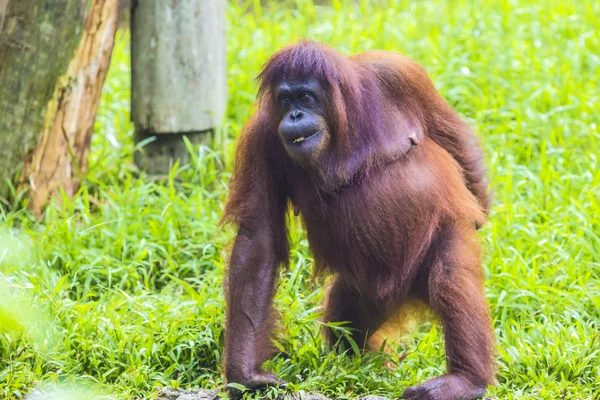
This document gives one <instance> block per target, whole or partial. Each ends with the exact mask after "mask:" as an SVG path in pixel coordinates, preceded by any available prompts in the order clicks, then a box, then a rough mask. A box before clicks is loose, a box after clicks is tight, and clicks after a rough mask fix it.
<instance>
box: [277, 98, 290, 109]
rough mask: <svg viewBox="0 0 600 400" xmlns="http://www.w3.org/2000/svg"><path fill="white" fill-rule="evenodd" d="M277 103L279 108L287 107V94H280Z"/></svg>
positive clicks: (288, 103)
mask: <svg viewBox="0 0 600 400" xmlns="http://www.w3.org/2000/svg"><path fill="white" fill-rule="evenodd" d="M279 105H280V106H281V108H287V107H288V106H289V105H290V98H289V97H288V96H281V97H280V98H279Z"/></svg>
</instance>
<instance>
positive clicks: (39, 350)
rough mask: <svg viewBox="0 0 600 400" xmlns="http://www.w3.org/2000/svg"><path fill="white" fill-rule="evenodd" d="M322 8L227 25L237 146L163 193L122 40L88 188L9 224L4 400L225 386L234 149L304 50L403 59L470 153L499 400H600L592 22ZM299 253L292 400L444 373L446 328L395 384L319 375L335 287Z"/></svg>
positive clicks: (7, 218)
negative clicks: (138, 125) (277, 76)
mask: <svg viewBox="0 0 600 400" xmlns="http://www.w3.org/2000/svg"><path fill="white" fill-rule="evenodd" d="M317 3H318V4H320V5H316V3H315V2H313V1H311V0H297V1H288V2H283V3H282V2H273V3H271V2H269V1H263V2H262V4H261V2H260V1H258V0H255V1H237V2H233V3H230V5H229V8H228V23H229V25H228V48H227V51H228V81H229V104H228V114H227V119H226V123H225V129H226V134H227V138H228V139H227V140H226V143H224V144H223V146H222V148H221V146H219V148H218V149H215V150H213V151H210V150H207V149H194V150H193V154H194V156H193V162H192V164H191V165H190V166H187V167H183V168H179V167H176V168H174V169H173V170H172V171H171V174H170V175H169V177H168V178H167V179H165V180H156V179H153V178H150V177H147V176H145V175H143V174H141V175H140V174H139V172H138V171H137V170H136V169H135V167H134V166H133V161H132V155H133V152H134V144H133V139H132V136H133V126H132V124H131V123H130V121H129V97H130V92H129V87H130V65H129V48H128V40H129V35H128V33H127V31H126V30H122V31H120V32H119V33H118V34H117V45H116V48H115V52H114V54H113V58H112V64H111V68H110V71H109V76H108V78H107V81H106V85H105V88H104V92H103V96H102V102H101V106H100V111H99V114H98V118H97V121H96V125H95V135H94V137H93V143H92V153H91V155H90V169H89V172H88V175H87V185H85V186H84V187H83V188H82V189H81V190H80V192H79V193H78V194H77V195H76V196H75V198H74V199H73V200H70V199H68V198H67V197H65V198H63V199H62V201H61V202H60V203H59V202H55V203H54V204H53V205H51V206H50V207H49V208H48V209H47V211H46V214H45V217H44V220H43V221H42V222H36V221H35V220H34V219H33V218H32V217H31V216H30V215H29V214H28V213H27V212H26V211H24V210H20V209H18V208H16V209H13V211H10V212H9V211H7V210H8V208H7V207H6V206H4V205H0V293H2V294H0V397H2V398H22V397H25V396H26V394H27V393H29V392H31V391H32V390H33V389H35V388H37V387H39V386H40V385H42V386H45V385H52V384H69V385H75V386H78V385H80V386H88V385H95V386H96V387H99V388H100V390H101V391H104V392H107V393H112V394H113V395H114V396H115V397H116V398H123V399H132V398H145V397H147V396H152V395H153V393H154V392H153V390H154V387H156V386H162V385H171V386H175V387H204V388H217V387H219V386H220V385H222V384H223V381H222V378H221V376H220V361H221V351H222V334H223V310H224V302H223V296H222V288H221V285H222V279H223V273H224V267H225V260H226V253H227V245H228V243H229V242H230V240H231V238H232V234H233V232H232V231H231V230H227V231H222V230H220V229H219V228H218V226H217V222H218V220H219V217H220V214H221V211H222V207H223V201H224V198H225V195H226V193H227V183H228V181H229V178H230V170H231V161H232V152H233V148H234V140H235V137H236V136H237V135H238V134H239V132H240V130H241V128H242V126H243V124H244V122H245V121H246V120H247V118H248V117H249V115H250V114H251V112H252V104H253V102H254V100H255V98H256V84H255V80H254V78H255V76H256V74H257V73H258V71H259V70H260V67H261V65H262V63H263V62H265V61H266V60H267V59H268V57H269V56H270V55H271V54H272V53H273V52H275V51H276V50H277V49H279V48H280V47H282V46H283V45H285V44H289V43H291V42H293V41H294V40H296V39H298V38H303V37H308V38H313V39H316V40H320V41H323V42H325V43H328V44H330V45H331V46H333V47H335V48H336V49H337V50H339V51H340V52H342V53H345V54H353V53H356V52H360V51H365V50H371V49H384V50H393V51H398V52H401V53H403V54H405V55H408V56H410V57H412V58H413V59H415V60H416V61H418V62H419V63H421V64H422V65H423V66H424V67H425V68H426V69H427V71H428V72H429V74H430V76H431V77H432V79H433V81H434V83H435V85H436V87H437V88H438V89H439V91H440V92H441V93H442V95H443V96H444V97H445V98H446V99H447V100H448V101H449V102H450V104H451V105H452V106H453V107H455V108H456V110H458V111H459V112H460V113H461V115H462V116H463V117H464V118H465V119H466V120H467V121H469V122H470V123H471V125H472V126H473V127H474V128H475V130H476V132H477V134H478V135H479V136H480V138H481V141H482V144H483V146H484V149H485V153H486V157H487V163H488V166H489V169H490V176H491V180H492V186H493V188H494V191H495V201H494V206H493V209H492V214H491V218H490V223H489V224H488V225H487V226H486V227H485V228H484V229H482V230H481V233H480V236H481V238H482V241H483V242H484V246H485V254H486V256H485V272H486V277H487V280H486V285H487V296H488V299H489V302H490V305H491V308H492V313H493V318H494V326H495V329H496V335H497V342H498V346H499V354H498V371H499V374H498V385H497V387H495V388H493V389H491V390H490V394H489V396H490V397H492V398H502V399H557V398H561V399H598V398H600V384H599V381H600V333H599V331H600V168H599V160H598V158H599V157H600V114H599V109H600V87H599V86H600V84H599V82H600V2H597V1H548V2H536V1H492V0H484V1H480V2H472V1H451V0H446V1H429V0H422V1H343V0H336V1H331V2H317ZM290 233H291V249H292V262H291V266H290V269H289V270H288V271H282V273H281V275H282V281H281V285H280V289H279V292H278V295H277V300H276V301H277V304H278V308H279V310H280V312H281V314H282V330H281V335H280V336H281V338H280V340H279V341H278V343H279V346H280V349H281V354H279V355H278V356H277V357H275V358H274V359H273V360H272V361H270V362H268V364H267V367H268V368H271V369H273V370H274V371H276V372H277V373H278V374H279V375H280V377H281V378H283V379H285V380H287V381H289V382H290V383H291V389H293V390H318V391H321V392H323V393H324V394H326V395H328V396H330V397H334V398H347V397H355V396H359V395H362V394H365V393H372V394H381V395H385V396H389V397H399V395H400V394H401V393H402V391H403V390H404V389H405V388H406V387H407V386H408V385H410V384H414V383H416V382H418V381H421V380H423V379H425V378H428V377H432V376H434V375H436V374H439V373H442V372H443V371H444V370H445V359H444V351H443V342H442V341H441V335H440V330H439V328H438V327H437V326H436V325H435V324H425V325H423V326H420V327H418V328H417V329H416V330H415V331H413V332H411V333H410V334H409V335H407V336H406V337H405V338H404V339H403V340H402V341H401V342H399V343H397V344H395V346H396V347H397V348H398V351H399V353H401V354H404V355H405V356H406V357H405V358H404V359H403V360H402V362H400V363H398V366H397V367H396V368H395V369H387V368H383V364H385V363H386V362H388V361H389V360H388V359H387V358H386V357H385V356H381V355H366V356H363V357H351V356H344V355H342V354H337V353H328V352H327V351H326V350H325V348H324V344H323V341H322V339H321V336H320V335H319V329H320V325H319V323H318V319H319V316H320V312H321V310H320V308H319V304H320V301H321V300H322V298H323V290H322V286H323V284H324V282H322V281H312V280H311V279H310V271H311V258H310V254H309V252H308V247H307V241H306V239H305V236H304V234H303V233H302V230H301V227H300V224H299V223H298V221H297V220H296V218H292V224H291V230H290ZM392 361H393V360H392ZM274 394H275V391H274V390H271V391H267V392H266V393H263V395H266V396H273V395H274Z"/></svg>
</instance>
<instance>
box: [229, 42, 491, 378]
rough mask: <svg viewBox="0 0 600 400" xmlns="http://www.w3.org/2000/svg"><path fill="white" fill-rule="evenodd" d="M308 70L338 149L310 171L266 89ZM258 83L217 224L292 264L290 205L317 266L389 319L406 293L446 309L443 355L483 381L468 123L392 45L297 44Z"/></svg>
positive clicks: (474, 173) (481, 189)
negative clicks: (348, 50)
mask: <svg viewBox="0 0 600 400" xmlns="http://www.w3.org/2000/svg"><path fill="white" fill-rule="evenodd" d="M302 76H311V77H315V78H317V79H318V80H319V81H320V82H321V83H322V84H323V85H324V87H325V89H326V91H327V93H329V98H328V99H327V104H329V108H328V110H327V113H328V115H327V120H328V121H330V126H329V129H330V134H331V144H330V146H332V148H334V149H335V151H329V152H326V153H325V154H324V156H323V157H322V159H320V160H319V162H318V164H315V165H314V166H313V167H306V166H301V165H298V164H297V163H295V162H294V161H293V160H292V159H290V158H289V157H288V156H287V154H286V152H285V149H284V147H283V144H282V141H281V139H280V137H279V135H278V124H279V121H278V120H277V119H276V118H275V117H274V115H276V111H275V107H276V105H275V103H274V100H273V95H272V88H274V87H275V85H276V84H277V83H278V82H279V81H280V80H281V79H282V78H284V77H285V78H289V77H302ZM259 82H260V91H259V98H258V102H257V110H256V113H255V114H254V115H253V117H252V118H251V119H250V121H249V122H248V123H247V125H246V126H245V128H244V130H243V132H242V134H241V137H240V139H239V142H238V145H237V153H236V159H235V170H234V174H233V180H232V182H231V186H230V197H229V201H228V203H227V205H226V208H225V212H224V220H225V221H227V222H233V223H235V224H236V225H238V226H239V227H240V229H241V230H243V231H245V232H246V233H247V236H248V237H256V236H261V235H262V236H264V241H263V242H260V243H269V246H266V245H265V248H261V251H264V253H265V254H267V255H268V258H269V260H271V262H273V263H276V264H286V263H287V262H288V253H289V251H288V237H287V231H286V218H287V215H288V213H287V211H288V206H289V204H292V205H293V206H294V207H295V208H297V209H298V210H299V211H300V213H301V215H302V218H303V221H304V223H305V226H306V229H307V232H308V239H309V242H310V248H311V251H312V253H313V255H314V259H315V265H316V268H317V270H319V271H330V272H333V273H336V274H338V276H339V277H340V278H339V279H342V280H343V282H345V284H347V285H349V286H352V287H356V288H357V291H358V295H360V296H364V297H365V298H368V299H369V301H371V302H372V303H373V304H376V305H377V307H379V308H381V310H383V311H382V312H383V313H384V314H385V315H388V314H389V313H391V312H393V309H394V308H396V307H397V306H398V305H399V304H401V303H402V302H403V301H404V300H406V299H409V298H420V299H423V300H424V301H425V302H427V303H428V304H429V305H430V306H431V307H432V308H433V309H434V310H435V311H436V312H438V313H439V314H444V315H445V316H446V318H445V320H446V322H445V323H444V329H445V332H446V335H447V336H446V337H447V338H448V337H449V336H448V335H451V336H452V337H453V338H455V339H453V341H451V342H448V340H447V343H446V347H447V351H448V354H449V363H451V364H452V365H456V366H458V368H463V369H465V371H462V372H464V373H466V374H468V375H469V376H470V377H472V379H473V380H474V381H477V382H484V383H491V382H492V381H493V375H494V371H493V363H492V362H491V360H490V359H489V358H486V356H482V354H484V355H485V354H492V352H493V351H492V349H493V347H494V338H493V334H492V332H491V329H489V328H485V329H479V328H480V327H481V326H485V325H487V326H489V324H490V321H489V315H488V311H487V308H486V307H481V305H480V303H481V301H483V303H484V304H485V300H483V277H482V271H481V260H480V250H479V244H478V240H477V235H476V231H475V228H474V227H475V226H479V225H481V224H483V223H484V222H485V220H486V217H487V213H488V211H489V207H490V197H489V195H488V192H487V182H486V180H485V169H484V166H483V162H482V157H481V150H480V148H479V145H478V143H477V140H476V138H475V136H474V135H473V134H472V132H471V130H470V128H469V127H468V125H467V124H466V123H465V122H464V121H462V120H461V119H460V117H459V116H458V115H457V113H456V112H455V111H454V110H453V109H452V108H451V107H450V106H449V105H448V104H447V102H446V101H445V100H443V99H442V97H441V96H440V95H439V94H438V93H437V91H436V90H435V88H434V86H433V84H432V82H431V80H430V79H429V78H428V76H427V74H426V72H425V71H424V69H423V68H422V67H420V66H419V65H418V64H417V63H415V62H413V61H412V60H410V59H408V58H406V57H404V56H401V55H398V54H394V53H389V52H368V53H362V54H359V55H356V56H352V57H346V56H342V55H340V54H338V53H336V52H335V51H333V50H332V49H330V48H328V47H326V46H324V45H322V44H319V43H315V42H309V41H303V42H300V43H297V44H295V45H293V46H290V47H287V48H284V49H283V50H281V51H279V52H278V53H276V54H275V55H274V56H273V57H272V58H271V59H270V60H269V61H268V63H267V64H266V65H265V67H264V69H263V71H262V73H261V74H260V76H259ZM409 137H410V140H409V139H408V138H409ZM411 143H412V144H413V145H411ZM234 264H235V260H233V261H232V265H234ZM448 268H451V269H448ZM250 273H251V272H246V273H244V272H240V273H239V274H237V273H236V274H234V275H231V274H230V277H231V276H234V279H244V277H248V275H244V274H250ZM230 279H231V278H230ZM273 279H275V278H273ZM231 296H233V295H230V301H236V300H233V297H231ZM333 297H334V296H331V298H333ZM474 299H475V300H477V301H473V300H474ZM240 301H241V300H240ZM246 301H248V300H246ZM340 301H342V300H340ZM474 303H477V304H476V305H474ZM457 305H458V307H457ZM333 307H334V308H335V305H333ZM229 312H231V310H230V311H229ZM465 316H468V317H465ZM465 318H467V320H466V321H465ZM228 319H229V317H228ZM453 321H455V322H456V323H453ZM261 323H263V325H261V326H260V327H258V328H257V329H259V330H260V329H262V330H264V332H265V333H266V334H265V335H262V336H263V337H262V339H260V340H261V341H260V342H259V343H256V345H255V346H256V348H257V349H258V350H260V351H259V353H260V355H259V356H258V357H257V359H256V363H257V365H260V363H261V362H262V361H263V360H264V358H265V357H267V356H268V349H269V338H268V336H269V335H268V332H269V330H270V326H271V320H270V319H269V320H266V321H262V322H261ZM465 324H466V326H465ZM469 324H470V325H469ZM231 328H232V327H228V329H231ZM475 328H478V329H475ZM482 332H483V333H482ZM226 346H231V344H230V343H229V344H228V341H227V339H226ZM490 357H491V356H490Z"/></svg>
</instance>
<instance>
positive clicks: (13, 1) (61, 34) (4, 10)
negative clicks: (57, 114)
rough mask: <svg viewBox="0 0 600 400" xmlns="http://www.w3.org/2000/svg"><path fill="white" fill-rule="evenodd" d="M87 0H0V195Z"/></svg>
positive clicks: (40, 115) (36, 125)
mask: <svg viewBox="0 0 600 400" xmlns="http://www.w3.org/2000/svg"><path fill="white" fill-rule="evenodd" d="M90 3H91V0H56V1H52V0H43V1H42V0H0V196H6V195H7V194H8V192H9V187H10V186H9V185H10V184H9V182H13V183H14V181H15V178H16V176H17V175H18V173H19V172H20V171H21V169H22V167H23V163H24V161H25V158H26V155H27V154H28V153H29V152H30V151H31V149H33V148H34V147H35V145H36V143H37V140H38V137H39V134H40V130H41V128H42V125H43V122H44V113H45V111H46V105H47V104H48V101H49V100H50V98H51V97H52V93H53V91H54V87H55V85H56V80H57V78H58V77H59V76H61V75H62V74H64V73H65V72H66V70H67V66H68V65H69V60H70V59H71V58H72V57H73V51H74V50H75V49H76V48H77V44H78V43H79V40H80V38H81V34H82V32H83V27H84V23H85V18H86V16H87V13H88V10H89V5H90Z"/></svg>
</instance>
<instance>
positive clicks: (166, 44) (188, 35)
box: [131, 0, 227, 174]
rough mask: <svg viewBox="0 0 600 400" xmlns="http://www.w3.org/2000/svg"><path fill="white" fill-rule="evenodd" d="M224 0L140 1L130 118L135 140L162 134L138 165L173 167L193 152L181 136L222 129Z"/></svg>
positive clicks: (135, 14)
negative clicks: (177, 161) (176, 162)
mask: <svg viewBox="0 0 600 400" xmlns="http://www.w3.org/2000/svg"><path fill="white" fill-rule="evenodd" d="M225 9H226V1H225V0H210V1H207V0H188V1H171V0H134V1H133V2H132V15H131V21H132V25H131V46H132V49H131V64H132V83H131V117H132V120H133V121H134V123H135V128H136V140H138V141H139V140H143V139H145V138H147V137H149V136H154V135H156V136H157V140H155V141H154V142H152V143H149V144H148V145H146V147H145V148H144V151H143V152H142V153H136V156H135V157H136V162H137V163H138V165H139V166H140V167H142V168H144V169H146V170H147V171H149V172H150V173H158V174H163V173H167V172H168V171H169V169H170V167H171V165H172V164H173V162H174V161H175V160H176V159H179V160H181V161H182V162H183V163H185V162H187V159H188V158H189V157H188V156H189V154H188V151H187V149H186V147H185V145H184V142H183V140H182V136H184V135H185V136H187V137H188V139H190V141H191V142H192V143H201V142H203V138H204V137H206V136H207V135H206V133H207V132H208V131H210V130H218V127H219V126H220V125H221V122H222V118H223V114H224V110H225V103H226V92H227V89H226V79H225V78H226V66H225V61H226V60H225V59H226V43H225Z"/></svg>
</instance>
